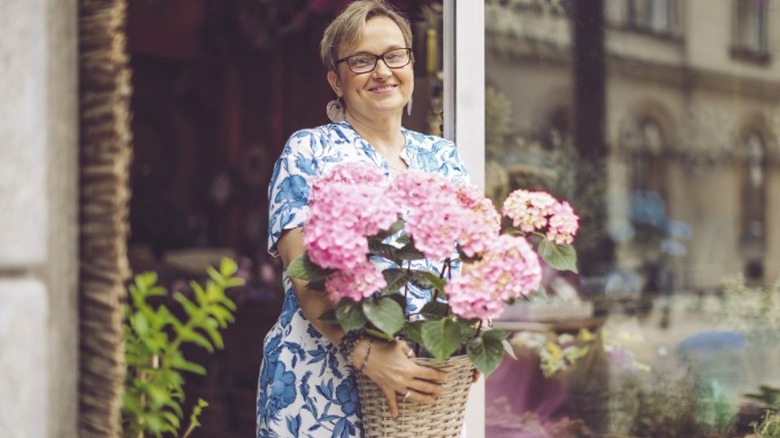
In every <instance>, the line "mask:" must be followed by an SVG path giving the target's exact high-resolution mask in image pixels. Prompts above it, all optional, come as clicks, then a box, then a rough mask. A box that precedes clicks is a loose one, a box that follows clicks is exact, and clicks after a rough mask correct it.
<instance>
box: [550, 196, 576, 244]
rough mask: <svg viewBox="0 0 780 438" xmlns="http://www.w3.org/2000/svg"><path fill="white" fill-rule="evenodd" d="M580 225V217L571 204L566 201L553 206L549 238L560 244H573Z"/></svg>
mask: <svg viewBox="0 0 780 438" xmlns="http://www.w3.org/2000/svg"><path fill="white" fill-rule="evenodd" d="M579 226H580V225H579V218H578V217H577V215H576V214H574V210H573V209H572V208H571V205H569V203H568V202H565V201H564V202H561V203H559V204H557V205H556V206H555V207H554V208H553V211H552V215H551V216H550V224H549V228H548V229H547V239H549V240H551V241H553V242H555V243H557V244H559V245H567V244H571V243H572V242H573V241H574V236H575V235H576V234H577V230H578V229H579Z"/></svg>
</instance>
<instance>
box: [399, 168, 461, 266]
mask: <svg viewBox="0 0 780 438" xmlns="http://www.w3.org/2000/svg"><path fill="white" fill-rule="evenodd" d="M456 190H457V186H456V185H455V184H453V183H452V182H450V181H449V180H448V179H446V178H444V177H443V176H441V175H438V174H431V173H425V172H422V171H418V170H408V171H406V172H404V173H402V174H400V175H398V176H397V177H396V178H395V179H394V180H393V182H392V183H391V185H390V189H389V197H390V199H391V200H392V201H393V202H395V203H396V204H398V205H401V206H403V207H404V208H405V209H406V211H407V214H406V216H405V221H406V225H405V229H406V233H407V234H408V235H409V236H410V237H412V239H414V245H415V247H416V248H417V249H419V250H420V251H422V253H423V254H425V256H426V257H428V258H431V259H433V260H443V259H445V258H448V257H452V256H453V254H454V253H455V245H456V243H457V239H458V237H459V236H460V235H461V228H462V226H463V221H462V220H460V219H459V217H460V216H461V215H462V214H463V212H462V211H463V209H462V208H461V207H460V206H459V204H458V201H457V197H456Z"/></svg>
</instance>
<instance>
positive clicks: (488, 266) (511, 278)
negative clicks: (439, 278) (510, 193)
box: [445, 235, 542, 319]
mask: <svg viewBox="0 0 780 438" xmlns="http://www.w3.org/2000/svg"><path fill="white" fill-rule="evenodd" d="M541 281H542V268H541V265H540V264H539V258H538V256H537V255H536V252H534V250H533V248H531V245H530V244H529V243H528V241H527V240H525V238H523V237H520V236H509V235H501V236H499V237H498V238H497V239H496V240H495V241H493V243H492V244H491V245H490V246H489V247H488V249H487V250H486V251H485V252H484V253H483V255H482V260H480V261H478V262H476V263H474V264H473V265H471V266H470V267H469V268H468V269H464V272H463V273H462V274H461V276H459V277H457V278H454V279H452V280H450V281H449V282H448V283H447V286H445V291H446V292H447V296H448V299H449V303H450V307H451V308H452V313H454V314H456V315H458V316H460V317H462V318H467V319H468V318H480V319H486V318H495V317H498V316H499V315H500V314H501V311H502V310H503V304H504V303H505V302H506V301H508V300H511V299H514V298H518V297H521V296H525V295H528V294H529V293H531V292H532V291H534V290H536V289H538V288H539V285H540V283H541Z"/></svg>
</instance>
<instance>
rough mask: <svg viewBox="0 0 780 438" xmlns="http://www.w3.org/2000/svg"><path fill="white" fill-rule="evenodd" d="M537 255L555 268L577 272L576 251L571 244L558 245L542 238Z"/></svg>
mask: <svg viewBox="0 0 780 438" xmlns="http://www.w3.org/2000/svg"><path fill="white" fill-rule="evenodd" d="M539 255H540V256H541V257H542V260H544V261H545V263H547V264H548V265H550V266H552V267H553V268H555V269H558V270H560V271H565V270H569V271H572V272H575V273H576V272H577V253H576V252H575V251H574V247H573V246H571V245H559V244H557V243H553V242H551V241H549V240H547V239H543V240H542V241H541V243H539Z"/></svg>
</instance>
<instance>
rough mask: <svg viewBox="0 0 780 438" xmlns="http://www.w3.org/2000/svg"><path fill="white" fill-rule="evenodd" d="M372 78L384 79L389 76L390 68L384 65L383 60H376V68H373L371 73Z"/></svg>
mask: <svg viewBox="0 0 780 438" xmlns="http://www.w3.org/2000/svg"><path fill="white" fill-rule="evenodd" d="M372 74H373V76H374V77H377V78H384V77H387V76H389V75H390V67H388V66H387V64H385V60H384V59H377V60H376V67H375V68H374V71H373V72H372Z"/></svg>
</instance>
